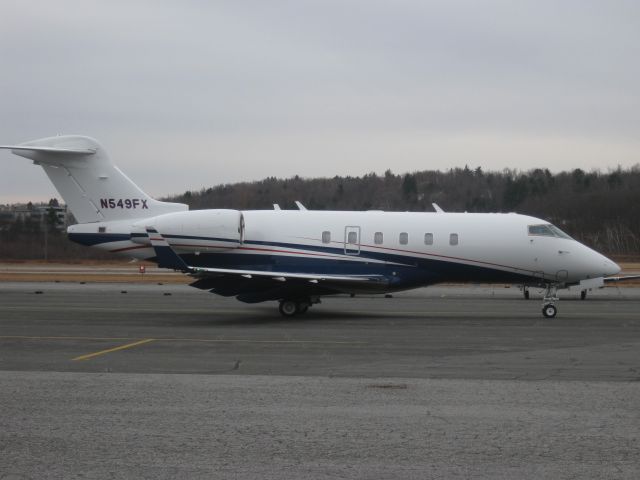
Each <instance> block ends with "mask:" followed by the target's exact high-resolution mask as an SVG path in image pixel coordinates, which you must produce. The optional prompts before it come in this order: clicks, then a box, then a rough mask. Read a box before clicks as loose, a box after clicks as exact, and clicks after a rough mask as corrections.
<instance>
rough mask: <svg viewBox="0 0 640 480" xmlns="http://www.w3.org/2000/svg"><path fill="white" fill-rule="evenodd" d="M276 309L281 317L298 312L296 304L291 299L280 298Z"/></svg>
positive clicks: (291, 315) (290, 315)
mask: <svg viewBox="0 0 640 480" xmlns="http://www.w3.org/2000/svg"><path fill="white" fill-rule="evenodd" d="M278 309H279V310H280V314H281V315H282V316H283V317H293V316H294V315H295V314H296V313H298V304H297V303H296V302H294V301H293V300H282V301H281V302H280V306H279V307H278Z"/></svg>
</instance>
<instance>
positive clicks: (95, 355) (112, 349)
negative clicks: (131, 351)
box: [71, 338, 155, 361]
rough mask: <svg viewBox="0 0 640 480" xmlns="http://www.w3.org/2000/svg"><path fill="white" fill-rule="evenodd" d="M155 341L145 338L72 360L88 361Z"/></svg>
mask: <svg viewBox="0 0 640 480" xmlns="http://www.w3.org/2000/svg"><path fill="white" fill-rule="evenodd" d="M154 340H155V339H153V338H145V339H144V340H140V341H138V342H133V343H127V344H125V345H120V346H119V347H113V348H108V349H107V350H100V351H99V352H93V353H88V354H86V355H80V356H79V357H76V358H72V359H71V360H73V361H76V360H88V359H90V358H93V357H97V356H98V355H104V354H105V353H111V352H117V351H118V350H124V349H125V348H131V347H136V346H138V345H142V344H144V343H149V342H153V341H154Z"/></svg>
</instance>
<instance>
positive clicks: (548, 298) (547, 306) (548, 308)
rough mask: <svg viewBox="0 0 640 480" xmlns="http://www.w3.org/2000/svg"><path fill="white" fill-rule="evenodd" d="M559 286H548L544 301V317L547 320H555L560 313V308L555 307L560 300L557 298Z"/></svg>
mask: <svg viewBox="0 0 640 480" xmlns="http://www.w3.org/2000/svg"><path fill="white" fill-rule="evenodd" d="M557 293H558V286H557V285H554V284H552V283H550V284H548V285H547V289H546V291H545V292H544V298H543V299H542V315H544V317H545V318H554V317H555V316H556V314H557V313H558V308H557V307H556V306H555V302H557V301H558V300H560V299H559V298H558V296H557Z"/></svg>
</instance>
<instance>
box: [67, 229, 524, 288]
mask: <svg viewBox="0 0 640 480" xmlns="http://www.w3.org/2000/svg"><path fill="white" fill-rule="evenodd" d="M145 236H146V235H145V234H132V235H128V234H118V233H69V239H70V240H72V241H74V242H76V243H80V244H82V245H87V246H95V245H99V244H107V243H111V242H120V241H126V240H130V239H131V237H145ZM165 238H167V239H172V240H177V239H184V240H204V241H218V242H220V241H221V242H231V243H235V242H237V241H236V240H233V239H226V238H213V237H202V236H190V235H166V236H165ZM243 245H245V246H248V245H253V246H256V247H265V249H266V248H269V247H271V248H274V247H276V248H277V247H279V248H289V249H296V250H302V251H305V252H309V253H324V254H332V255H337V256H341V257H343V258H344V259H341V258H330V257H322V256H320V257H311V256H306V255H304V254H301V255H296V253H295V252H292V253H291V254H290V255H276V254H275V252H274V253H270V252H264V253H263V252H259V251H257V252H248V251H245V252H244V253H235V252H234V251H233V250H231V251H227V252H201V253H200V254H199V255H195V254H182V255H181V257H182V258H183V259H184V260H185V261H186V263H187V264H189V265H191V266H194V267H212V268H216V267H218V268H232V269H252V270H265V271H271V270H272V271H280V272H290V273H309V272H313V273H320V274H327V275H329V274H333V275H373V274H378V275H379V274H382V275H386V276H388V277H389V278H397V279H398V281H400V282H401V283H403V284H405V283H406V284H408V285H414V284H415V285H425V284H431V283H437V282H443V281H474V282H507V283H527V282H528V281H531V280H533V279H535V277H533V275H532V273H533V272H526V271H522V273H515V272H509V271H504V270H502V269H499V268H495V267H492V266H490V265H482V264H480V265H468V264H465V263H460V262H461V261H464V259H450V260H447V259H444V258H434V257H428V258H425V257H423V256H411V255H408V254H400V253H391V252H388V251H371V250H361V251H360V255H357V256H356V258H359V259H360V260H359V261H353V260H350V259H352V258H353V257H354V256H352V255H345V253H344V247H343V246H340V247H329V246H319V245H318V246H316V245H304V244H296V243H286V242H268V241H257V240H246V241H245V242H244V244H243ZM374 248H375V247H374ZM302 255H304V256H302ZM423 255H429V254H423ZM366 259H371V260H377V261H382V262H390V263H392V264H384V263H367V262H366ZM363 260H365V261H363ZM398 264H400V265H398ZM506 268H509V267H506Z"/></svg>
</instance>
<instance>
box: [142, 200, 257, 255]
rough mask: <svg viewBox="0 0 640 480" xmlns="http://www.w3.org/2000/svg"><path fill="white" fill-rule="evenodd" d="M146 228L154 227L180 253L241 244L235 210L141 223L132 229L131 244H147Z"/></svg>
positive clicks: (241, 233) (168, 216)
mask: <svg viewBox="0 0 640 480" xmlns="http://www.w3.org/2000/svg"><path fill="white" fill-rule="evenodd" d="M146 227H154V228H155V229H156V230H157V231H158V232H159V233H160V234H161V235H162V236H163V237H164V238H165V240H166V241H167V242H168V243H169V245H171V246H172V247H174V248H175V249H176V250H179V251H181V252H208V251H220V250H229V249H233V248H238V247H239V246H240V245H242V242H243V240H244V218H243V216H242V212H240V211H239V210H222V209H220V210H192V211H187V212H175V213H167V214H165V215H159V216H157V217H152V218H146V219H142V220H140V221H138V222H137V223H135V224H134V225H133V226H132V229H131V240H132V241H133V242H135V243H140V244H148V243H149V238H148V236H147V233H146Z"/></svg>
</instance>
